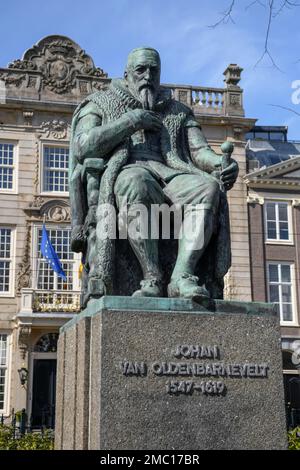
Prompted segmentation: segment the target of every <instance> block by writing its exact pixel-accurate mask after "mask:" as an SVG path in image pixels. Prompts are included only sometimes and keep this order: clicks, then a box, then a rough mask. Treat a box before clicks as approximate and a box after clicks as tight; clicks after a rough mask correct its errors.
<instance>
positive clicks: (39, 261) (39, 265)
mask: <svg viewBox="0 0 300 470" xmlns="http://www.w3.org/2000/svg"><path fill="white" fill-rule="evenodd" d="M45 222H46V214H44V215H43V225H45ZM41 259H42V254H41V247H40V249H39V250H38V257H37V269H36V276H35V288H36V289H37V288H38V282H39V274H40V267H41Z"/></svg>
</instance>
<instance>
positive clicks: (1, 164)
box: [0, 142, 15, 191]
mask: <svg viewBox="0 0 300 470" xmlns="http://www.w3.org/2000/svg"><path fill="white" fill-rule="evenodd" d="M14 165H15V162H14V145H13V144H8V143H2V142H0V190H4V191H13V190H14V189H15V188H14V171H15V166H14Z"/></svg>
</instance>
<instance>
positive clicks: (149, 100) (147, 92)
mask: <svg viewBox="0 0 300 470" xmlns="http://www.w3.org/2000/svg"><path fill="white" fill-rule="evenodd" d="M155 98H156V93H154V92H153V89H152V88H150V87H144V88H142V89H141V90H140V91H139V101H140V102H141V103H142V107H143V109H149V110H153V109H154V105H155Z"/></svg>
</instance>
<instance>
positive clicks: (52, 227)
mask: <svg viewBox="0 0 300 470" xmlns="http://www.w3.org/2000/svg"><path fill="white" fill-rule="evenodd" d="M42 228H43V225H42V224H35V225H34V226H33V228H32V230H33V232H32V242H33V243H32V251H31V257H32V259H33V266H32V288H33V289H35V290H41V289H38V268H39V260H41V259H43V258H42V257H41V254H40V253H39V252H38V238H39V237H38V231H39V230H42ZM46 229H47V230H62V229H64V230H65V229H71V226H70V225H69V224H55V225H54V224H53V225H51V224H48V225H47V224H46ZM60 261H61V260H60ZM80 262H81V256H80V253H74V269H73V289H72V290H70V291H68V290H66V291H65V292H66V293H67V292H80V290H81V282H80V279H79V277H78V272H79V266H80ZM53 292H58V290H56V289H53Z"/></svg>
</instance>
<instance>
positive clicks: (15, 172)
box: [0, 139, 19, 194]
mask: <svg viewBox="0 0 300 470" xmlns="http://www.w3.org/2000/svg"><path fill="white" fill-rule="evenodd" d="M0 143H1V144H8V145H13V165H12V168H13V182H12V183H13V187H12V188H10V189H9V188H0V194H18V172H19V146H18V141H16V140H11V139H0ZM0 166H2V165H0Z"/></svg>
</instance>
